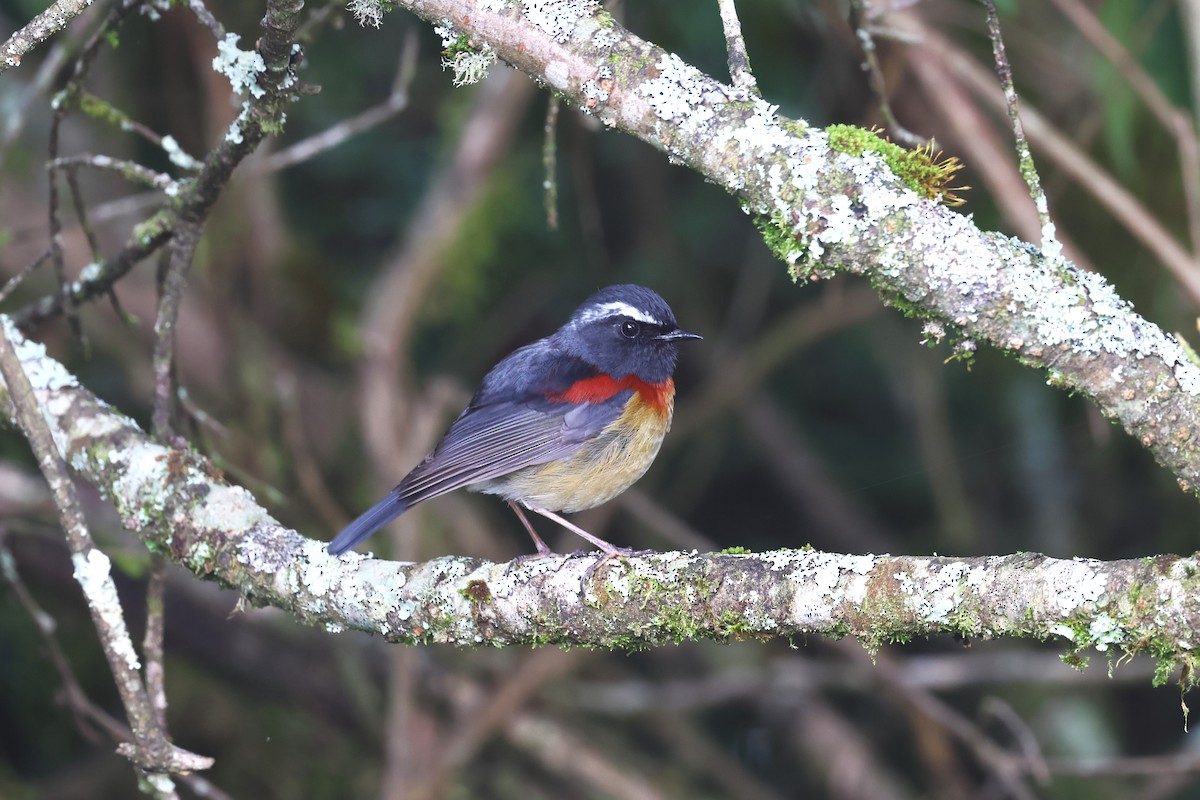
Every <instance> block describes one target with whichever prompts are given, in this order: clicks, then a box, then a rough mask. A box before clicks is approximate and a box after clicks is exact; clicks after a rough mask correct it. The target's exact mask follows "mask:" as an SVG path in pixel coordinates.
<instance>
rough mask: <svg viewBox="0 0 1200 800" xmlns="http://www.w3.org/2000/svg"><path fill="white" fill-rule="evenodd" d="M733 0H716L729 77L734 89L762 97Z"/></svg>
mask: <svg viewBox="0 0 1200 800" xmlns="http://www.w3.org/2000/svg"><path fill="white" fill-rule="evenodd" d="M733 3H734V0H717V7H718V9H719V10H720V13H721V27H722V28H723V29H724V30H725V49H726V51H727V52H728V54H729V77H730V79H731V80H732V81H733V86H734V88H735V89H741V90H742V91H744V92H746V93H747V94H748V95H749V96H751V97H762V93H761V92H759V90H758V82H757V81H755V80H754V73H753V72H751V71H750V57H749V56H748V55H747V54H746V39H745V37H743V36H742V23H741V21H740V20H738V15H737V7H736V6H734V4H733Z"/></svg>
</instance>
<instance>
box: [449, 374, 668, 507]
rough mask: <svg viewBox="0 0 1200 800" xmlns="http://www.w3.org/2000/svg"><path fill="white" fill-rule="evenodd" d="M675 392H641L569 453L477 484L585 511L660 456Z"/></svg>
mask: <svg viewBox="0 0 1200 800" xmlns="http://www.w3.org/2000/svg"><path fill="white" fill-rule="evenodd" d="M674 408H675V398H674V393H673V392H672V393H670V394H669V395H667V396H662V395H658V396H656V397H654V398H652V400H651V402H646V400H645V399H643V398H642V397H641V394H640V393H638V392H635V393H634V395H633V397H631V398H630V399H629V402H627V403H626V404H625V410H624V411H622V412H621V416H620V417H618V418H617V419H616V420H614V421H613V422H612V423H610V424H609V425H608V427H606V428H605V429H604V430H602V431H601V432H600V434H599V435H598V436H597V437H596V438H595V439H593V440H592V441H590V442H588V443H587V444H586V445H584V446H583V447H582V448H580V450H579V451H578V452H577V453H575V454H574V455H572V456H571V457H569V458H565V459H561V460H559V461H551V462H550V463H548V464H539V465H537V466H534V467H526V468H525V469H521V470H517V471H516V472H514V473H512V474H511V475H505V476H504V477H502V478H497V479H495V480H491V481H488V482H487V483H484V484H480V485H477V486H473V487H471V488H472V489H473V490H474V491H478V492H486V493H487V494H496V495H500V496H501V497H503V498H505V499H506V500H516V501H517V502H519V503H522V504H524V505H527V506H533V507H536V508H543V509H546V510H547V511H564V512H567V513H571V512H573V511H582V510H584V509H587V508H592V507H594V506H598V505H600V504H601V503H605V502H608V501H609V500H611V499H613V498H614V497H616V496H617V495H619V494H620V493H621V492H623V491H625V490H626V489H628V488H629V487H630V486H632V485H633V484H634V482H635V481H637V479H638V478H640V477H642V475H644V474H646V470H647V469H649V468H650V465H651V464H652V463H653V462H654V457H655V456H657V455H658V448H659V447H660V446H661V445H662V440H663V437H664V436H666V435H667V431H668V430H670V429H671V416H672V414H673V412H674Z"/></svg>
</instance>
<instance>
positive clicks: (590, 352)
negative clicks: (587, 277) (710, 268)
mask: <svg viewBox="0 0 1200 800" xmlns="http://www.w3.org/2000/svg"><path fill="white" fill-rule="evenodd" d="M555 338H556V339H557V340H558V345H559V346H560V347H562V348H563V349H564V350H566V351H567V352H568V353H570V354H571V355H573V356H576V357H577V358H581V359H583V360H584V361H587V362H588V363H589V364H592V365H594V366H596V367H598V368H599V369H600V370H601V371H602V372H605V373H607V374H609V375H612V376H613V377H616V378H622V377H624V376H626V375H634V376H636V377H637V378H639V379H641V380H643V381H646V382H648V383H659V382H661V381H664V380H666V379H667V378H669V377H671V373H673V372H674V371H675V357H676V355H677V352H678V350H677V346H678V343H679V342H680V341H683V340H686V339H700V338H702V337H700V336H697V335H696V334H694V333H687V332H686V331H682V330H680V329H679V325H678V324H677V323H676V322H675V315H674V314H673V313H672V312H671V307H670V306H668V305H667V303H666V301H665V300H663V299H662V298H661V297H659V296H658V293H657V292H654V291H652V290H650V289H647V288H646V287H644V286H638V285H636V284H632V283H624V284H620V285H617V286H609V287H607V288H604V289H601V290H600V291H598V292H596V293H595V294H594V295H592V296H591V297H589V298H588V299H587V300H585V301H584V302H583V304H582V305H580V306H579V308H577V309H575V313H573V314H572V315H571V319H570V320H568V321H567V324H566V325H564V326H563V327H562V328H561V329H559V331H558V333H557V334H555Z"/></svg>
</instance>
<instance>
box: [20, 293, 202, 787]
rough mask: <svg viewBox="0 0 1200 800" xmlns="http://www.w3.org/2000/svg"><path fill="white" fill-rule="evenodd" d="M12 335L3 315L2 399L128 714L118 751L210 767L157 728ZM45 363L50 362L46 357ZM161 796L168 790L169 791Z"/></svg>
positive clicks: (158, 762) (152, 764)
mask: <svg viewBox="0 0 1200 800" xmlns="http://www.w3.org/2000/svg"><path fill="white" fill-rule="evenodd" d="M12 340H17V341H18V342H19V341H20V338H19V334H17V332H16V329H15V328H13V327H12V326H11V324H10V323H9V320H8V318H7V317H4V318H0V376H3V380H4V384H5V391H6V396H5V400H6V405H7V406H8V407H9V408H10V409H11V412H12V414H13V417H14V420H13V421H14V422H15V423H16V424H17V425H18V426H19V427H20V429H21V431H22V432H23V433H24V434H25V438H26V439H27V440H28V441H29V443H30V446H31V448H32V449H33V452H34V455H35V456H36V457H37V459H38V465H39V466H40V467H41V470H42V473H43V475H44V476H45V477H46V481H47V483H49V484H50V490H51V492H52V493H53V495H54V501H55V505H56V506H57V507H58V511H59V518H60V519H61V521H62V526H63V530H64V532H65V533H66V537H67V543H68V545H69V546H70V549H71V563H72V564H73V565H74V567H75V580H76V581H77V582H78V583H79V586H80V588H81V589H82V590H83V594H84V597H85V599H86V600H87V604H88V610H89V611H90V612H91V615H92V622H93V623H94V624H95V626H96V632H97V633H98V634H99V637H100V644H101V647H102V649H103V650H104V655H105V658H106V659H107V660H108V663H109V668H110V669H111V671H112V674H113V679H114V681H115V682H116V685H117V691H118V694H120V696H121V702H122V704H123V705H124V707H125V713H126V715H127V716H128V718H129V726H130V729H131V730H132V732H133V739H134V743H133V744H132V745H124V746H123V747H124V748H125V750H124V751H123V752H125V754H126V755H128V756H129V758H130V759H132V760H133V761H134V763H136V764H137V765H138V766H140V767H141V768H142V769H144V770H146V771H147V772H150V773H157V774H167V773H173V772H191V771H193V770H197V769H207V768H208V767H210V766H212V763H213V761H212V759H211V758H207V757H204V756H199V755H196V754H195V753H190V752H188V751H186V750H183V749H180V748H178V747H175V746H174V745H172V744H171V743H170V742H169V741H168V740H167V738H166V736H165V734H164V733H163V730H162V729H161V728H160V727H159V721H158V719H157V718H156V716H155V714H154V709H153V706H152V705H151V703H150V699H149V697H148V696H147V694H146V688H145V685H144V684H143V683H142V677H141V673H140V669H141V663H140V661H139V659H138V655H137V651H136V650H134V648H133V640H132V639H131V638H130V635H129V628H128V627H127V626H126V624H125V616H124V612H123V611H122V609H121V603H120V600H119V599H118V597H117V586H116V584H115V583H114V582H113V578H112V572H111V562H110V561H109V558H108V556H106V555H105V554H104V553H103V552H102V551H101V550H100V549H99V548H97V547H96V545H95V543H94V542H93V541H92V536H91V533H90V532H89V531H88V529H87V526H86V525H85V524H84V520H83V511H82V510H81V509H80V507H79V502H78V500H77V499H76V496H75V486H74V484H73V483H72V482H71V479H70V477H69V476H68V474H67V468H66V464H65V463H64V461H63V458H62V453H61V450H60V449H56V448H59V439H58V437H56V436H55V435H54V430H53V428H52V427H51V425H50V424H49V420H47V419H46V416H45V412H46V410H47V409H45V407H44V406H43V405H42V400H43V398H42V397H41V396H39V395H37V394H36V391H35V389H34V386H35V381H34V378H33V377H32V376H31V375H30V374H29V373H28V372H27V370H28V369H30V368H32V369H37V368H39V367H40V366H43V365H41V364H39V363H38V362H36V361H35V362H33V363H32V364H29V365H27V364H26V363H25V362H24V361H23V360H22V359H21V358H20V357H19V356H18V353H17V348H16V346H15V342H14V341H12ZM51 363H53V362H51ZM164 794H169V796H172V797H173V796H174V794H173V792H172V793H164Z"/></svg>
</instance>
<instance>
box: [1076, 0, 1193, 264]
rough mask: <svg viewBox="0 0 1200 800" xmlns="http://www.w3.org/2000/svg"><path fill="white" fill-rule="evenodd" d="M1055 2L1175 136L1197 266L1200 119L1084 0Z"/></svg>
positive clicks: (1185, 214)
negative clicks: (1173, 97)
mask: <svg viewBox="0 0 1200 800" xmlns="http://www.w3.org/2000/svg"><path fill="white" fill-rule="evenodd" d="M1054 4H1055V5H1056V6H1058V9H1059V11H1061V12H1062V13H1063V14H1064V15H1066V17H1067V18H1068V19H1070V20H1071V22H1072V23H1073V24H1074V25H1075V27H1076V29H1078V31H1079V32H1080V33H1081V34H1083V36H1084V37H1085V38H1086V39H1087V40H1088V41H1089V42H1091V44H1092V46H1093V47H1095V48H1096V50H1098V51H1099V52H1100V53H1101V54H1102V55H1103V56H1104V57H1105V58H1107V59H1108V60H1109V61H1111V62H1112V64H1113V66H1114V67H1116V71H1117V74H1118V75H1121V76H1122V77H1123V78H1124V79H1125V80H1126V81H1127V82H1128V83H1129V85H1130V86H1131V87H1132V88H1133V90H1134V92H1135V93H1136V94H1137V95H1138V97H1140V98H1141V99H1142V102H1143V103H1145V104H1146V108H1148V109H1149V110H1150V113H1152V114H1153V115H1154V116H1155V117H1156V118H1157V119H1158V122H1159V124H1160V125H1162V126H1163V128H1164V129H1166V131H1167V132H1168V133H1170V134H1171V135H1172V136H1173V137H1175V146H1176V148H1177V149H1178V150H1179V169H1180V171H1181V172H1182V181H1181V182H1182V184H1183V196H1184V216H1185V217H1186V219H1187V222H1188V232H1189V235H1190V237H1191V242H1192V250H1193V252H1194V253H1196V254H1197V259H1198V261H1197V268H1200V139H1198V137H1197V132H1198V128H1197V123H1196V122H1195V121H1193V119H1192V117H1190V116H1189V115H1188V113H1187V112H1186V111H1184V110H1183V109H1181V108H1178V107H1177V106H1176V105H1175V104H1174V103H1172V102H1171V100H1170V99H1169V98H1168V97H1167V96H1166V94H1164V93H1163V91H1162V89H1160V88H1158V84H1157V83H1155V82H1154V79H1153V78H1152V77H1150V75H1149V74H1148V73H1147V72H1146V70H1145V69H1143V68H1142V65H1141V64H1139V63H1138V62H1137V59H1135V58H1134V57H1133V56H1132V55H1131V54H1130V53H1129V51H1128V50H1126V49H1125V48H1124V47H1123V46H1122V45H1121V43H1120V42H1119V41H1118V40H1117V38H1116V37H1115V36H1113V35H1112V34H1111V33H1109V32H1108V29H1107V28H1105V27H1104V24H1103V23H1102V22H1100V20H1099V19H1097V18H1096V14H1095V12H1093V11H1092V10H1091V9H1089V8H1088V7H1087V6H1086V5H1084V4H1083V3H1082V2H1080V0H1054ZM1181 5H1186V3H1181ZM1185 16H1186V14H1185ZM1197 78H1200V75H1193V76H1192V79H1193V80H1192V83H1193V84H1195V83H1196V79H1197ZM1197 119H1200V117H1198V118H1197Z"/></svg>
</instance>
